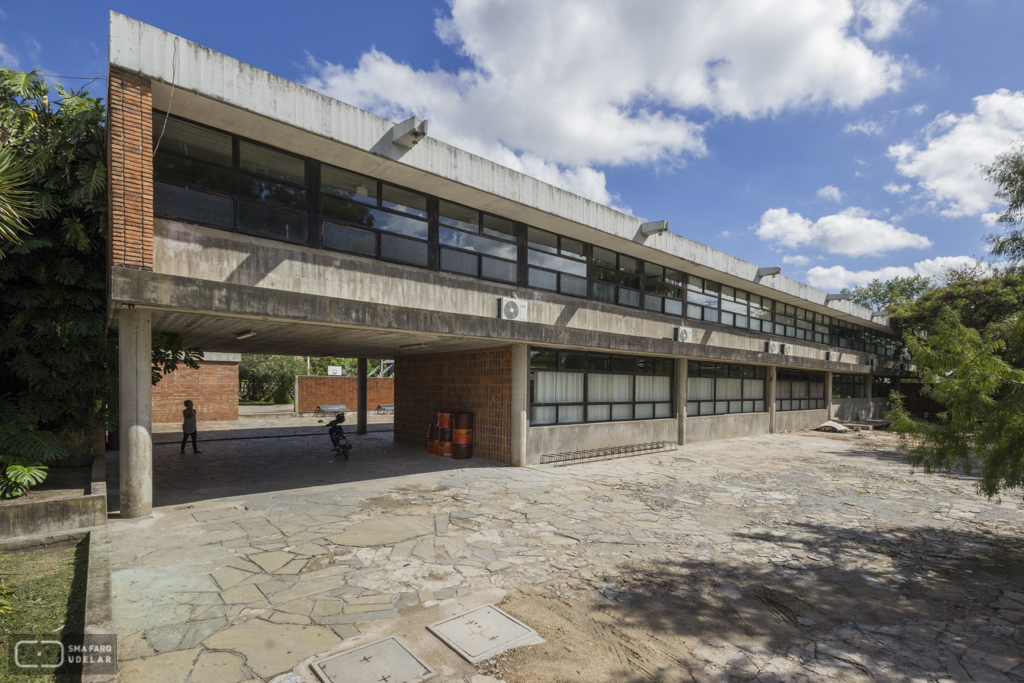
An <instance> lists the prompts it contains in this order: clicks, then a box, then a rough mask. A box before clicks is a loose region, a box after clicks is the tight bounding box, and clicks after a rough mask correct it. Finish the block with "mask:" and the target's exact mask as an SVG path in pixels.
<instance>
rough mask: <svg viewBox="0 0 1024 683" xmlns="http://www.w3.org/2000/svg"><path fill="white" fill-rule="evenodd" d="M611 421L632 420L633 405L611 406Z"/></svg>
mask: <svg viewBox="0 0 1024 683" xmlns="http://www.w3.org/2000/svg"><path fill="white" fill-rule="evenodd" d="M612 419H613V420H632V419H633V404H632V403H625V404H619V405H614V406H612Z"/></svg>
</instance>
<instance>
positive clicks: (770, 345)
mask: <svg viewBox="0 0 1024 683" xmlns="http://www.w3.org/2000/svg"><path fill="white" fill-rule="evenodd" d="M764 351H765V353H778V352H779V342H773V341H770V342H765V344H764Z"/></svg>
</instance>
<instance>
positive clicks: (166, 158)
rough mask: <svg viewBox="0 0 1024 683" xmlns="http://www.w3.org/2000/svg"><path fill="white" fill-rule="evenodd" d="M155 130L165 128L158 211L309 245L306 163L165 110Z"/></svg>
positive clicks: (157, 161) (156, 167) (158, 165)
mask: <svg viewBox="0 0 1024 683" xmlns="http://www.w3.org/2000/svg"><path fill="white" fill-rule="evenodd" d="M165 122H166V128H165V127H164V123H165ZM153 125H154V128H155V129H160V130H163V138H162V139H160V140H159V142H160V146H159V148H157V149H156V154H155V155H154V158H153V175H154V186H153V211H154V214H156V215H158V216H164V217H167V218H174V219H179V220H186V221H189V222H194V223H199V224H202V225H210V226H213V227H218V228H227V229H229V230H240V231H242V232H247V233H251V234H255V235H260V236H264V237H272V238H275V239H283V240H288V241H291V242H305V241H306V228H307V225H306V187H305V182H306V176H305V168H306V167H305V160H303V159H302V158H301V157H296V156H293V155H291V154H287V153H285V152H281V151H279V150H275V149H271V148H269V147H264V146H263V145H259V144H257V143H254V142H249V141H248V140H239V139H238V138H234V137H232V136H231V135H228V134H226V133H221V132H219V131H215V130H210V129H209V128H206V127H204V126H199V125H196V124H194V123H189V122H187V121H182V120H181V119H177V118H174V117H170V116H168V115H167V114H164V113H161V112H154V114H153ZM154 142H156V141H154ZM236 143H237V150H236Z"/></svg>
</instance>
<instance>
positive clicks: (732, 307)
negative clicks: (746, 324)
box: [722, 294, 747, 315]
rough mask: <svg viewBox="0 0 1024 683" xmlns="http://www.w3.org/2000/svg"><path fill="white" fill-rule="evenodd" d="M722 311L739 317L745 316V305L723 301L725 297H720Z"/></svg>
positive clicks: (740, 302)
mask: <svg viewBox="0 0 1024 683" xmlns="http://www.w3.org/2000/svg"><path fill="white" fill-rule="evenodd" d="M722 299H723V301H722V310H723V311H729V312H731V313H739V314H740V315H746V313H747V304H746V303H745V302H742V301H739V302H737V301H725V300H724V299H725V295H724V294H723V295H722Z"/></svg>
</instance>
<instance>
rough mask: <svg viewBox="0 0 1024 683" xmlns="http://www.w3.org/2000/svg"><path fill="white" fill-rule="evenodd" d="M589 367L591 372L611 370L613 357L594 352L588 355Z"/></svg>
mask: <svg viewBox="0 0 1024 683" xmlns="http://www.w3.org/2000/svg"><path fill="white" fill-rule="evenodd" d="M587 369H588V370H590V371H591V372H610V371H611V369H612V359H611V357H610V356H599V355H597V354H594V353H592V354H590V355H589V356H587Z"/></svg>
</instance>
